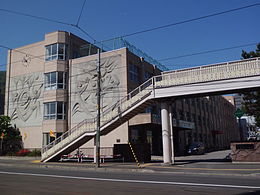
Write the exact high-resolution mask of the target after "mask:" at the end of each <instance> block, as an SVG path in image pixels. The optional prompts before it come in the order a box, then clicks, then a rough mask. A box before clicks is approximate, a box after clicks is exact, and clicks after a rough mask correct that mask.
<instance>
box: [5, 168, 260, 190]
mask: <svg viewBox="0 0 260 195" xmlns="http://www.w3.org/2000/svg"><path fill="white" fill-rule="evenodd" d="M0 174H7V175H25V176H36V177H53V178H66V179H79V180H93V181H110V182H128V183H147V184H167V185H182V186H202V187H222V188H245V189H260V186H240V185H222V184H204V183H183V182H171V181H143V180H128V179H107V178H96V177H74V176H66V175H46V174H34V173H16V172H5V171H0Z"/></svg>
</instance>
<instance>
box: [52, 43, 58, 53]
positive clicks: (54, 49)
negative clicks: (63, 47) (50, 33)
mask: <svg viewBox="0 0 260 195" xmlns="http://www.w3.org/2000/svg"><path fill="white" fill-rule="evenodd" d="M57 47H58V44H53V45H51V55H57Z"/></svg>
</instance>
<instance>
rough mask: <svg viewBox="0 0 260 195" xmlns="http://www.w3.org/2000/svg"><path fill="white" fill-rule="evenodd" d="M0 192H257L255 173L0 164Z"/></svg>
mask: <svg viewBox="0 0 260 195" xmlns="http://www.w3.org/2000/svg"><path fill="white" fill-rule="evenodd" d="M0 194H1V195H5V194H7V195H12V194H15V195H16V194H19V195H20V194H21V195H23V194H26V195H28V194H37V195H41V194H48V195H49V194H63V195H66V194H113V195H114V194H120V195H121V194H124V195H126V194H135V195H137V194H142V195H143V194H149V195H152V194H174V195H175V194H181V195H189V194H200V195H201V194H244V195H247V194H248V195H251V194H260V179H259V177H258V178H256V177H246V176H241V177H237V176H232V175H229V176H223V175H214V174H211V175H199V174H198V175H194V174H193V175H187V174H185V175H182V174H170V173H141V172H105V171H104V172H103V171H89V170H74V171H73V170H66V169H64V170H61V169H52V168H45V169H44V168H37V167H13V166H4V165H1V166H0Z"/></svg>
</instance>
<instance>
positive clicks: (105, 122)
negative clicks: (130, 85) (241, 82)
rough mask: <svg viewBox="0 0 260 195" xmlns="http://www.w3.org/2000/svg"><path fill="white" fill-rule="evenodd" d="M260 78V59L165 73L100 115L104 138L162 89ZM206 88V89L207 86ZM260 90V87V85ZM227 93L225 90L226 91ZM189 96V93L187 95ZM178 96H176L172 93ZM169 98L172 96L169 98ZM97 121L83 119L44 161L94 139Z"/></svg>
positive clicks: (48, 151)
mask: <svg viewBox="0 0 260 195" xmlns="http://www.w3.org/2000/svg"><path fill="white" fill-rule="evenodd" d="M255 76H257V77H259V76H260V58H254V59H247V60H240V61H233V62H225V63H221V64H214V65H207V66H200V67H194V68H187V69H180V70H174V71H170V72H163V73H162V75H159V76H154V77H152V78H151V79H149V80H147V81H146V82H145V83H143V84H142V85H140V86H139V87H138V88H136V89H135V90H133V91H132V92H131V93H129V94H128V95H127V96H125V97H124V98H123V99H121V100H120V101H119V102H117V104H115V105H113V106H112V107H111V108H110V109H108V110H106V111H104V112H103V113H102V115H101V129H100V130H101V135H102V134H103V135H104V134H107V133H109V132H110V131H112V130H113V129H115V128H116V127H118V126H119V125H121V124H123V123H124V122H126V121H128V120H129V119H130V118H132V117H133V116H135V115H136V114H138V113H140V111H142V110H143V109H144V108H145V107H147V106H148V105H150V104H151V103H152V102H153V100H154V99H156V98H164V97H161V96H157V94H158V91H159V90H160V89H165V88H169V89H172V88H174V87H178V86H182V85H183V86H184V85H191V84H194V83H195V84H197V83H210V82H215V81H223V80H234V79H240V78H247V77H248V78H253V77H255ZM229 85H231V86H232V83H230V84H229ZM205 87H206V86H205ZM259 87H260V86H259ZM223 91H224V90H223ZM186 93H187V92H186ZM170 96H175V94H173V93H172V94H170ZM167 97H169V95H167ZM95 120H96V119H92V120H84V121H82V122H81V123H79V124H78V125H77V126H75V127H73V128H72V129H70V130H69V131H67V132H65V133H63V135H62V136H60V137H58V138H57V139H55V140H54V141H53V142H51V143H50V144H49V145H47V146H45V147H43V149H42V161H43V162H47V161H56V160H59V159H60V157H61V155H63V154H68V153H70V152H72V151H73V150H75V149H76V148H78V147H79V146H81V145H83V144H84V143H86V142H87V141H88V140H90V139H91V138H93V136H95V134H96V121H95Z"/></svg>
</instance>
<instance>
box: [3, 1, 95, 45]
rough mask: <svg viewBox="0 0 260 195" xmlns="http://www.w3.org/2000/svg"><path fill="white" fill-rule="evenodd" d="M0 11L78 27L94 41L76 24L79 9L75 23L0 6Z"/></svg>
mask: <svg viewBox="0 0 260 195" xmlns="http://www.w3.org/2000/svg"><path fill="white" fill-rule="evenodd" d="M84 4H85V3H84ZM82 10H83V6H82ZM0 11H2V12H7V13H11V14H16V15H21V16H26V17H30V18H34V19H38V20H44V21H48V22H52V23H58V24H63V25H66V26H72V27H74V28H77V29H79V30H80V31H81V32H83V33H84V34H85V35H87V36H88V37H89V38H91V39H92V40H94V41H95V39H94V38H93V37H92V36H91V35H90V34H89V33H87V32H86V31H85V30H83V29H82V28H81V27H79V26H78V22H79V20H80V18H81V14H82V11H81V13H80V16H79V18H78V22H77V24H72V23H67V22H62V21H59V20H54V19H51V18H46V17H42V16H36V15H31V14H27V13H22V12H17V11H13V10H8V9H2V8H0Z"/></svg>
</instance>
